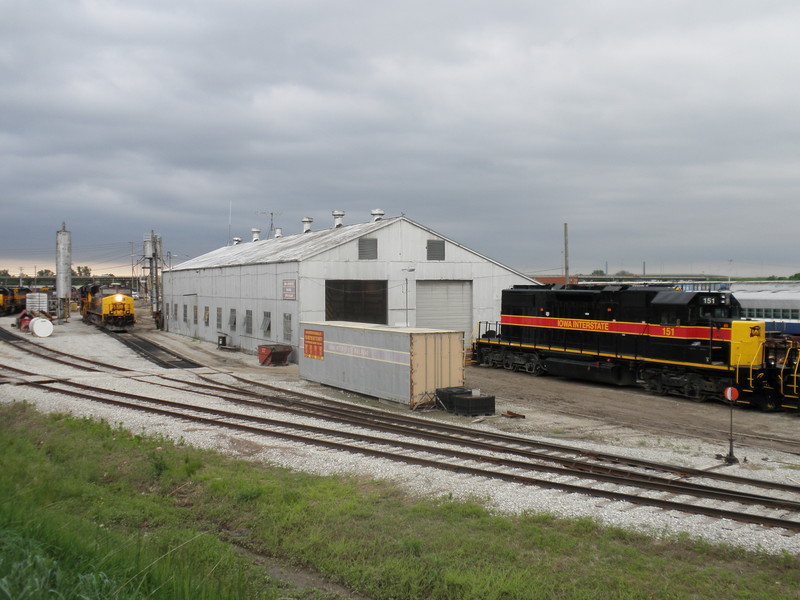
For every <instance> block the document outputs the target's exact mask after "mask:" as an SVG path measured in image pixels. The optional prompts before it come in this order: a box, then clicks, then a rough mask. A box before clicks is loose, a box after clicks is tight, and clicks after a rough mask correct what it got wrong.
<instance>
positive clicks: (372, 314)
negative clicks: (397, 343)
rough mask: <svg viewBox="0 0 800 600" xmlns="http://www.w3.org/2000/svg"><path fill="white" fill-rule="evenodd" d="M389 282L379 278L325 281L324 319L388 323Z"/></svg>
mask: <svg viewBox="0 0 800 600" xmlns="http://www.w3.org/2000/svg"><path fill="white" fill-rule="evenodd" d="M387 299H388V284H387V282H386V281H382V280H364V281H361V280H355V281H354V280H349V279H331V280H328V281H326V282H325V320H327V321H355V322H357V323H378V324H381V325H386V324H387V319H388V309H387V307H388V300H387Z"/></svg>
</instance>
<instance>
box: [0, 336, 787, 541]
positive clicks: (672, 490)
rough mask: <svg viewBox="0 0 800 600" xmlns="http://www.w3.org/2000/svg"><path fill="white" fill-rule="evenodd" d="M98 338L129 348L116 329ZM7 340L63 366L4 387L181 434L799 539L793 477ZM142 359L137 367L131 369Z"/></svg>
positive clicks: (19, 371) (7, 376)
mask: <svg viewBox="0 0 800 600" xmlns="http://www.w3.org/2000/svg"><path fill="white" fill-rule="evenodd" d="M15 337H16V336H15ZM95 337H99V338H102V339H104V340H107V343H108V342H112V341H113V343H114V344H116V345H118V346H120V347H122V346H121V344H119V342H118V341H116V340H117V339H118V338H116V337H114V338H113V340H112V338H110V337H109V336H106V335H103V334H95ZM8 344H10V345H13V347H14V348H13V350H12V352H19V351H20V350H19V348H21V347H22V346H28V345H30V346H35V347H36V348H35V349H32V350H30V353H28V352H25V355H26V356H30V357H31V359H30V360H32V361H33V363H34V364H36V365H37V368H38V365H40V364H41V361H44V360H49V361H53V362H52V364H53V365H58V367H57V368H58V369H59V370H61V371H62V372H61V373H60V374H59V375H57V376H52V377H50V376H48V375H47V369H44V370H40V371H39V372H35V371H33V370H31V369H26V368H24V367H25V365H24V364H22V363H24V362H25V361H22V360H21V361H19V363H20V364H17V365H15V366H11V365H10V364H7V363H8V362H11V361H5V363H6V364H5V365H4V367H3V369H2V370H1V371H0V373H2V375H3V376H4V377H3V378H0V387H5V388H6V389H11V388H14V389H17V390H35V391H37V392H38V393H39V394H40V396H42V397H47V398H51V399H52V398H56V397H63V398H69V399H71V402H72V403H73V404H72V405H76V404H77V405H79V406H81V407H83V408H84V409H86V408H88V407H91V406H95V407H99V406H103V407H106V409H105V410H106V412H104V413H102V414H103V415H104V416H103V418H106V419H115V420H122V421H124V422H128V420H129V416H128V415H133V414H140V415H143V418H144V419H149V420H150V421H149V422H151V423H158V424H160V425H165V424H167V423H169V424H170V425H169V426H170V427H171V428H172V431H184V432H192V434H197V433H198V432H200V434H201V435H203V436H204V437H205V438H206V439H211V438H214V439H217V440H227V442H226V443H228V444H229V446H235V445H237V444H238V445H245V446H249V447H253V448H255V447H258V448H271V449H276V452H284V453H286V454H294V455H296V456H308V457H313V460H314V461H317V460H320V461H326V462H329V463H331V464H333V463H340V462H341V463H343V464H344V463H347V464H350V463H352V461H353V460H354V458H353V457H359V459H358V460H359V461H360V460H362V459H366V460H365V461H364V462H363V464H362V463H359V464H360V465H361V466H360V467H359V468H364V469H365V470H366V471H370V470H374V471H378V472H382V469H384V466H385V465H388V464H390V463H391V464H394V465H405V466H411V467H412V469H411V470H409V471H408V473H410V474H409V475H403V476H402V477H419V476H421V477H424V478H427V479H428V480H431V481H435V482H439V481H445V479H446V478H445V476H444V474H445V473H448V474H449V475H448V477H456V478H461V480H462V481H468V482H469V484H468V485H470V486H474V488H475V489H476V490H477V489H486V488H487V486H488V487H490V488H491V489H493V490H494V489H501V488H503V489H505V490H506V492H504V493H509V494H511V493H513V494H514V495H516V496H517V497H519V498H523V499H524V498H528V497H531V496H537V495H540V494H551V495H554V497H555V498H556V499H555V500H554V502H556V503H560V502H561V501H562V500H560V499H559V498H572V499H573V500H572V501H574V499H575V498H579V499H580V500H579V501H580V503H581V504H582V505H585V506H586V507H589V508H588V509H587V510H594V511H596V512H597V513H598V514H599V513H602V514H604V515H609V514H612V513H614V512H617V513H620V514H630V513H635V514H636V515H641V516H645V515H649V516H650V517H652V516H653V515H658V514H660V515H662V516H661V517H659V518H661V519H667V520H672V521H681V522H682V521H684V520H686V519H692V520H694V521H697V522H698V523H701V524H709V523H718V524H720V525H719V526H721V527H723V528H726V529H729V530H742V531H750V532H752V531H754V530H761V531H771V532H774V533H772V534H771V535H778V536H781V537H784V538H786V539H791V538H796V537H800V536H798V532H800V486H797V485H792V484H790V483H787V482H785V481H784V482H780V481H770V480H762V479H757V478H750V477H740V476H737V475H733V474H730V473H726V472H725V471H724V470H704V469H695V468H688V467H685V466H680V465H673V464H665V463H661V462H653V461H649V460H643V459H638V458H633V457H630V456H624V455H621V454H614V453H608V452H602V451H596V450H591V449H587V448H585V447H576V446H570V445H566V444H556V443H552V442H546V441H539V440H536V439H532V438H529V437H524V436H521V435H510V434H507V433H502V432H500V431H497V430H491V429H488V428H485V427H482V426H480V425H477V424H473V425H472V426H460V425H457V424H455V423H450V422H446V421H443V420H439V419H435V418H427V417H425V416H418V415H415V414H409V413H408V412H393V411H391V410H387V409H380V408H376V407H371V406H367V405H363V404H357V403H353V402H347V401H343V400H338V399H334V398H330V397H322V396H320V395H315V394H309V393H303V392H299V391H289V390H287V389H285V388H282V387H277V386H274V385H270V384H267V383H263V382H261V381H257V380H256V379H252V378H245V377H242V376H240V375H238V374H237V373H236V372H228V371H223V370H220V369H216V368H213V367H203V366H201V365H198V363H197V362H194V361H191V362H189V361H187V362H186V363H184V364H187V365H189V364H191V365H194V367H193V368H191V369H187V368H175V364H180V360H181V357H180V356H177V357H175V358H174V359H170V360H171V362H172V363H173V364H172V365H171V366H172V367H173V368H169V369H167V367H166V366H154V364H153V363H152V362H147V363H145V361H144V360H140V358H139V357H136V359H135V360H134V361H131V362H123V361H117V360H114V361H112V362H103V361H100V360H94V359H87V358H86V357H83V356H81V355H78V354H74V353H72V354H71V353H66V352H62V351H57V350H56V349H54V348H53V349H51V348H48V347H46V346H44V345H43V344H40V343H38V342H36V343H31V342H29V341H26V340H23V341H20V340H19V339H15V340H9V342H8ZM156 347H157V348H158V349H159V350H158V351H159V352H160V351H161V350H163V348H161V347H160V346H158V345H156ZM125 352H129V351H128V350H125ZM137 353H139V351H137ZM34 354H35V357H34ZM173 354H174V353H173ZM135 361H139V362H138V365H139V367H138V368H136V369H134V368H131V367H130V366H129V365H131V364H132V363H135ZM123 365H124V366H123ZM145 365H146V366H145ZM134 366H136V364H134ZM53 369H54V370H55V369H56V367H53ZM109 411H110V412H109ZM90 412H91V413H92V414H95V413H93V412H92V411H90ZM98 414H99V413H98ZM109 414H111V415H113V416H112V417H109V416H108V415H109ZM173 435H174V434H173ZM174 437H176V438H178V437H182V434H179V435H175V436H174ZM275 440H279V444H278V445H276V442H275ZM346 457H350V458H346ZM266 460H270V458H269V457H267V458H266ZM279 462H280V461H279ZM370 465H371V466H370ZM448 481H449V480H448ZM441 485H442V487H443V488H445V487H446V484H441ZM481 486H482V487H481ZM632 509H633V510H632ZM645 518H649V517H645Z"/></svg>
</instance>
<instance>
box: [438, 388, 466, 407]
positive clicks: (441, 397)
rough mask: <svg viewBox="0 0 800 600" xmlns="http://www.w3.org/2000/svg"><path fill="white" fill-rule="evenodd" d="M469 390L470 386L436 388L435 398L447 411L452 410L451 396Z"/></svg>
mask: <svg viewBox="0 0 800 600" xmlns="http://www.w3.org/2000/svg"><path fill="white" fill-rule="evenodd" d="M471 391H472V390H471V388H467V387H463V386H456V387H446V388H438V389H437V390H436V399H437V400H438V401H439V402H440V403H441V404H442V406H444V409H445V410H446V411H447V412H453V396H455V395H456V394H468V393H471Z"/></svg>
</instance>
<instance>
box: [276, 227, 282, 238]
mask: <svg viewBox="0 0 800 600" xmlns="http://www.w3.org/2000/svg"><path fill="white" fill-rule="evenodd" d="M275 237H276V238H279V237H283V229H281V228H280V227H276V228H275Z"/></svg>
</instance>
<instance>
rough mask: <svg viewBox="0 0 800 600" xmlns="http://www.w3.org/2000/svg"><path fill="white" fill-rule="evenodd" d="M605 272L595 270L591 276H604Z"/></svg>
mask: <svg viewBox="0 0 800 600" xmlns="http://www.w3.org/2000/svg"><path fill="white" fill-rule="evenodd" d="M605 274H606V272H605V271H604V270H603V269H595V270H594V271H592V275H605Z"/></svg>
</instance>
